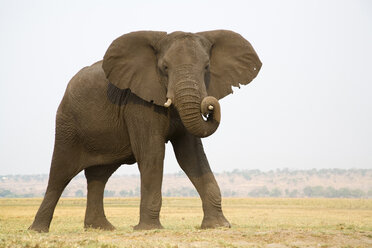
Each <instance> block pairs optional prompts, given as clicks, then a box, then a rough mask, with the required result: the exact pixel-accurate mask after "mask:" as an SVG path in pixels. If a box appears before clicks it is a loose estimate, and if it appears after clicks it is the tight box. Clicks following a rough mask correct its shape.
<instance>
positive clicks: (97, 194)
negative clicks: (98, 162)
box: [84, 165, 120, 230]
mask: <svg viewBox="0 0 372 248" xmlns="http://www.w3.org/2000/svg"><path fill="white" fill-rule="evenodd" d="M119 166H120V165H110V166H93V167H89V168H87V169H85V177H86V178H87V183H88V197H87V198H88V200H87V209H86V212H85V220H84V227H85V228H97V229H103V230H114V229H115V227H114V226H113V225H112V224H111V223H110V222H109V221H108V220H107V219H106V216H105V211H104V208H103V194H104V189H105V185H106V182H107V180H108V179H109V177H110V176H111V175H112V173H114V172H115V171H116V170H117V168H119Z"/></svg>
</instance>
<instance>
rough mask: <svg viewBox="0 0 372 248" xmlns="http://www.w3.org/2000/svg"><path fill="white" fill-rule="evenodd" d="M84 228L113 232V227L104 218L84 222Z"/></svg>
mask: <svg viewBox="0 0 372 248" xmlns="http://www.w3.org/2000/svg"><path fill="white" fill-rule="evenodd" d="M84 228H85V229H88V228H93V229H101V230H106V231H112V230H115V227H114V226H113V225H112V224H111V223H110V222H109V221H108V220H107V219H106V218H97V219H92V220H90V221H87V220H86V221H84Z"/></svg>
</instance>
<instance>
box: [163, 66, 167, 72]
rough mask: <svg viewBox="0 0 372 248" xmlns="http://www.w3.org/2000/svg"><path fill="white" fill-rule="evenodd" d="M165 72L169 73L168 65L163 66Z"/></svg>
mask: <svg viewBox="0 0 372 248" xmlns="http://www.w3.org/2000/svg"><path fill="white" fill-rule="evenodd" d="M163 72H164V73H168V66H166V65H164V66H163Z"/></svg>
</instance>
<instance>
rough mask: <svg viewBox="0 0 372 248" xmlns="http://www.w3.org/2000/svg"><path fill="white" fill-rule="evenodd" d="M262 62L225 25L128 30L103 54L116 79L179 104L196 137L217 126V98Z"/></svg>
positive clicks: (163, 102)
mask: <svg viewBox="0 0 372 248" xmlns="http://www.w3.org/2000/svg"><path fill="white" fill-rule="evenodd" d="M260 68H261V62H260V60H259V58H258V56H257V54H256V52H255V51H254V49H253V48H252V46H251V44H250V43H249V42H248V41H247V40H245V39H244V38H243V37H242V36H240V35H239V34H237V33H234V32H231V31H226V30H216V31H208V32H201V33H195V34H193V33H184V32H174V33H171V34H168V35H167V34H166V33H165V32H153V31H140V32H134V33H129V34H125V35H123V36H121V37H119V38H118V39H116V40H115V41H113V42H112V44H111V45H110V47H109V48H108V50H107V52H106V54H105V56H104V59H103V69H104V71H105V74H106V77H107V78H108V79H109V81H110V82H111V83H112V84H114V85H115V86H116V87H118V88H120V89H130V90H131V92H132V93H134V94H135V95H137V96H138V97H140V98H142V99H143V100H145V101H148V102H151V103H153V104H156V105H160V106H165V107H169V106H170V105H171V104H174V106H175V107H176V109H177V110H178V113H179V115H180V117H181V120H182V122H183V124H184V126H185V127H186V129H187V130H188V131H189V132H190V133H191V134H193V135H195V136H197V137H206V136H209V135H211V134H212V133H213V132H214V131H216V129H217V127H218V125H219V122H220V118H221V116H220V113H221V112H220V105H219V103H218V99H221V98H223V97H225V96H226V95H228V94H230V93H232V89H231V86H236V87H239V84H248V83H249V82H251V81H252V80H253V79H254V78H255V77H256V76H257V74H258V72H259V70H260Z"/></svg>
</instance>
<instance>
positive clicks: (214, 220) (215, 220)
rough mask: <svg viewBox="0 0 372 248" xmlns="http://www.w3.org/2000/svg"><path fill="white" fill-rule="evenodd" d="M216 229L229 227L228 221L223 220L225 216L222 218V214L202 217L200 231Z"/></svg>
mask: <svg viewBox="0 0 372 248" xmlns="http://www.w3.org/2000/svg"><path fill="white" fill-rule="evenodd" d="M218 227H226V228H230V227H231V225H230V223H229V221H228V220H227V219H226V218H225V216H223V214H219V215H218V216H204V218H203V222H202V224H201V228H202V229H208V228H218Z"/></svg>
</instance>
